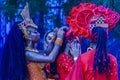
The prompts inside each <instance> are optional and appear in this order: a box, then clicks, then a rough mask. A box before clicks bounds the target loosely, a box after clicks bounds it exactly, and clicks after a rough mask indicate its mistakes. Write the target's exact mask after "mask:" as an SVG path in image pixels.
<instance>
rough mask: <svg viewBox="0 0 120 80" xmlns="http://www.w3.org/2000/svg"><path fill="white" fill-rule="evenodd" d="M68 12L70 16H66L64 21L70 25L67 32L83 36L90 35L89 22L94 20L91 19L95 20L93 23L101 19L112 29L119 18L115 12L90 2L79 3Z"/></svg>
mask: <svg viewBox="0 0 120 80" xmlns="http://www.w3.org/2000/svg"><path fill="white" fill-rule="evenodd" d="M69 14H70V16H68V17H67V18H66V22H67V24H68V25H69V27H70V29H69V31H68V32H67V34H70V33H72V34H73V35H76V36H83V37H90V24H91V22H94V21H93V20H95V23H94V24H96V22H97V21H98V20H99V19H101V20H103V22H105V23H107V24H108V28H109V29H112V28H114V27H115V25H116V23H117V22H118V21H119V19H120V16H119V14H118V13H117V12H114V11H112V10H111V9H109V8H105V7H103V6H96V5H95V4H91V3H81V4H79V5H78V6H75V7H73V8H72V10H71V11H70V13H69ZM93 17H94V18H95V19H93ZM97 24H98V23H97Z"/></svg>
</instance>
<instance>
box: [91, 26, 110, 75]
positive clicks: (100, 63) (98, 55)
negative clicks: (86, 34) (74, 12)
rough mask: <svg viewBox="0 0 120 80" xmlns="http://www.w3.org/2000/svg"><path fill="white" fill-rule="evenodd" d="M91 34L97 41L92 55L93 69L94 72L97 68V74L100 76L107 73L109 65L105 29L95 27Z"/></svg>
mask: <svg viewBox="0 0 120 80" xmlns="http://www.w3.org/2000/svg"><path fill="white" fill-rule="evenodd" d="M92 34H93V35H94V34H96V36H97V40H96V43H97V45H96V52H95V55H94V64H93V68H94V70H95V71H96V68H98V73H99V74H101V73H103V72H105V73H106V74H107V72H108V71H109V69H110V68H109V63H110V58H109V56H108V55H107V45H106V43H107V33H106V30H105V28H101V27H95V28H93V29H92Z"/></svg>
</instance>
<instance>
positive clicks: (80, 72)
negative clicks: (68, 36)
mask: <svg viewBox="0 0 120 80" xmlns="http://www.w3.org/2000/svg"><path fill="white" fill-rule="evenodd" d="M75 9H76V12H75ZM77 11H78V12H77ZM72 13H75V14H72ZM85 15H86V16H85ZM71 16H72V18H71ZM71 16H70V17H69V18H67V23H68V24H69V26H70V32H72V33H73V34H74V35H77V36H84V37H89V38H91V42H92V43H93V44H94V45H92V50H90V51H88V52H86V53H83V54H81V55H80V56H79V57H78V59H77V61H76V63H75V65H74V66H73V69H72V70H71V72H70V74H69V75H68V76H67V78H66V80H118V65H117V61H116V58H115V57H114V56H113V55H111V54H109V53H108V52H107V36H108V34H107V33H108V32H107V31H108V28H109V29H112V28H113V27H114V26H115V24H116V23H117V22H118V21H119V14H118V13H116V12H113V11H112V10H110V9H108V8H104V7H103V6H98V7H97V6H96V5H95V4H91V3H81V4H80V5H79V6H76V7H74V8H73V9H72V11H71ZM75 16H76V17H75ZM75 25H76V26H75Z"/></svg>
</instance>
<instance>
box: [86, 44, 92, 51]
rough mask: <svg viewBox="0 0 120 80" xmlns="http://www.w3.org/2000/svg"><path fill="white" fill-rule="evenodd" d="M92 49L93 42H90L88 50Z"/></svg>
mask: <svg viewBox="0 0 120 80" xmlns="http://www.w3.org/2000/svg"><path fill="white" fill-rule="evenodd" d="M92 49H93V44H92V43H90V46H89V47H88V48H87V51H90V50H92Z"/></svg>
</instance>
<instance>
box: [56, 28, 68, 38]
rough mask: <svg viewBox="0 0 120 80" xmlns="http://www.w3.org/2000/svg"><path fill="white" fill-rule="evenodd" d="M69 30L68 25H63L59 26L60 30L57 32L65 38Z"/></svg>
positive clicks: (58, 35) (60, 36)
mask: <svg viewBox="0 0 120 80" xmlns="http://www.w3.org/2000/svg"><path fill="white" fill-rule="evenodd" d="M67 30H68V27H66V26H63V27H61V28H59V29H58V32H57V37H59V38H63V37H64V34H65V32H66V31H67Z"/></svg>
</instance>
